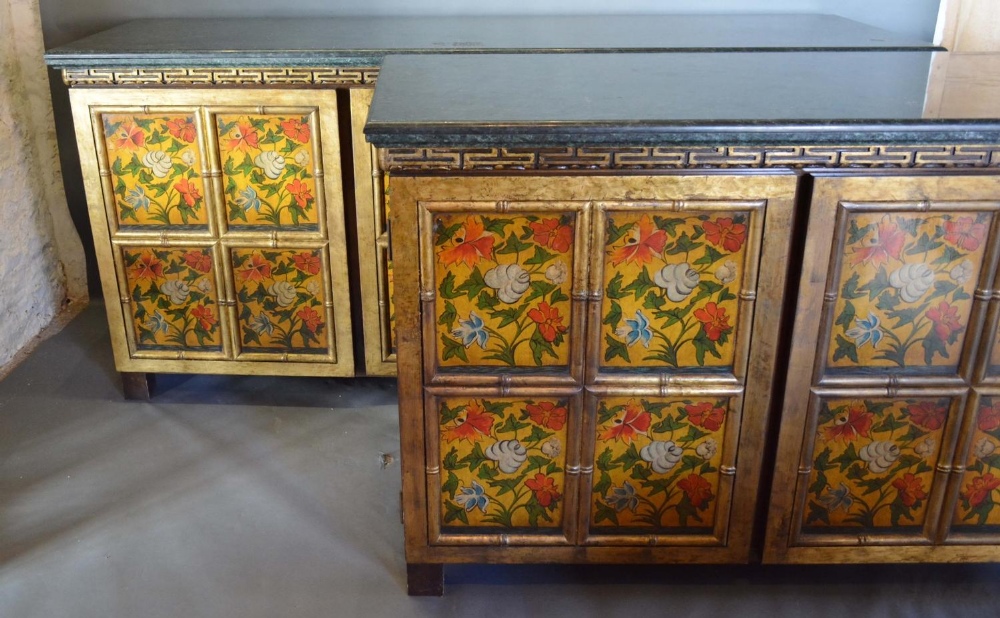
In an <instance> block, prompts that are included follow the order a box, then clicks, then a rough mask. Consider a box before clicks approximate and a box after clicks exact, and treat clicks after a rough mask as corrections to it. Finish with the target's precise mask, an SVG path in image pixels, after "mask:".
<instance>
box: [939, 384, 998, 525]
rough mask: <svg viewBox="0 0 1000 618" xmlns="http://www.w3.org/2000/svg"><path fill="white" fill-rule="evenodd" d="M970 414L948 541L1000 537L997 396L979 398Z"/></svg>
mask: <svg viewBox="0 0 1000 618" xmlns="http://www.w3.org/2000/svg"><path fill="white" fill-rule="evenodd" d="M973 414H975V421H974V423H973V424H972V431H971V435H970V436H969V438H970V439H969V440H968V444H966V445H965V456H964V458H963V459H964V461H963V463H964V464H965V471H964V472H963V473H962V474H961V476H959V477H958V481H957V482H958V483H959V487H958V490H959V491H958V500H957V503H956V504H955V506H954V514H953V516H952V521H951V535H950V536H949V540H955V538H956V537H958V538H961V536H962V535H970V534H971V535H982V534H989V535H992V536H993V537H995V538H1000V396H997V395H984V396H982V397H980V398H979V400H978V402H977V405H976V406H975V407H974V408H973Z"/></svg>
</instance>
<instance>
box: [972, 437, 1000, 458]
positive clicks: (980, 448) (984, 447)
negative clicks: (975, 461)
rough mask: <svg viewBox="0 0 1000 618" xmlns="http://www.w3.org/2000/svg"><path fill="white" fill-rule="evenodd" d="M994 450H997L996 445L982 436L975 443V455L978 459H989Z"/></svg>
mask: <svg viewBox="0 0 1000 618" xmlns="http://www.w3.org/2000/svg"><path fill="white" fill-rule="evenodd" d="M995 450H997V445H996V444H995V443H994V442H993V440H990V439H989V438H987V437H986V436H983V437H982V438H980V439H979V442H976V446H975V453H976V457H978V458H979V459H985V458H987V457H989V456H990V455H992V454H993V451H995Z"/></svg>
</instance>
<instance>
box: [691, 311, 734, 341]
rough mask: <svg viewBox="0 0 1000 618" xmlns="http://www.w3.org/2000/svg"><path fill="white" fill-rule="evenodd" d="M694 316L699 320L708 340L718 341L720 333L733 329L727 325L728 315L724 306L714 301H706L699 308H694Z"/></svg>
mask: <svg viewBox="0 0 1000 618" xmlns="http://www.w3.org/2000/svg"><path fill="white" fill-rule="evenodd" d="M694 317H695V318H696V319H697V320H698V321H699V322H701V327H702V328H703V329H704V330H705V336H706V337H708V340H709V341H718V340H719V338H720V337H722V335H724V334H726V333H728V332H730V331H732V330H733V327H732V326H730V325H729V316H727V315H726V309H725V307H720V306H718V305H716V304H715V303H706V304H705V306H704V307H702V308H701V309H695V311H694Z"/></svg>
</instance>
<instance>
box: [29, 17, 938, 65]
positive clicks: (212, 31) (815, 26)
mask: <svg viewBox="0 0 1000 618" xmlns="http://www.w3.org/2000/svg"><path fill="white" fill-rule="evenodd" d="M930 48H932V46H931V44H930V43H928V42H926V41H920V40H915V39H910V38H907V37H904V36H899V35H896V34H893V33H891V32H888V31H885V30H881V29H879V28H874V27H872V26H867V25H865V24H861V23H858V22H855V21H851V20H849V19H844V18H842V17H835V16H831V15H808V14H795V15H657V16H650V15H632V16H607V15H595V16H567V17H354V18H318V19H304V18H298V19H208V20H202V19H199V20H195V19H162V20H139V21H133V22H129V23H126V24H123V25H121V26H118V27H116V28H112V29H110V30H107V31H104V32H101V33H99V34H95V35H93V36H90V37H87V38H85V39H81V40H79V41H76V42H74V43H71V44H69V45H66V46H63V47H59V48H56V49H52V50H50V51H49V52H48V53H47V54H46V55H45V59H46V61H47V62H48V63H49V64H50V65H52V66H54V67H57V68H69V67H80V68H138V67H161V68H167V67H174V68H176V67H185V68H186V67H216V66H220V67H235V66H243V67H269V66H374V65H378V64H379V63H380V62H381V61H382V58H383V56H385V55H386V54H387V53H397V54H398V53H407V54H443V53H455V52H466V53H473V52H474V53H489V52H518V53H522V52H523V53H544V52H616V51H619V52H629V51H631V52H639V51H661V52H667V51H714V50H720V49H727V50H743V51H764V50H770V51H775V50H812V49H828V50H859V49H881V50H909V49H924V50H926V49H930Z"/></svg>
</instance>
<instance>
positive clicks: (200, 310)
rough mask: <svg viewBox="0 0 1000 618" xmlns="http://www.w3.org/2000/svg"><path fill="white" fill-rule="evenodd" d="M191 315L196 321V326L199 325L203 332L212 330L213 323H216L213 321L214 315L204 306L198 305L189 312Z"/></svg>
mask: <svg viewBox="0 0 1000 618" xmlns="http://www.w3.org/2000/svg"><path fill="white" fill-rule="evenodd" d="M191 315H192V316H193V317H195V318H196V319H197V320H198V324H200V325H201V328H202V329H203V330H212V327H213V326H215V323H216V322H217V321H218V320H216V319H215V315H214V314H213V313H212V310H211V309H210V308H208V307H206V306H205V305H198V306H197V307H195V308H194V309H192V310H191Z"/></svg>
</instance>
